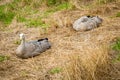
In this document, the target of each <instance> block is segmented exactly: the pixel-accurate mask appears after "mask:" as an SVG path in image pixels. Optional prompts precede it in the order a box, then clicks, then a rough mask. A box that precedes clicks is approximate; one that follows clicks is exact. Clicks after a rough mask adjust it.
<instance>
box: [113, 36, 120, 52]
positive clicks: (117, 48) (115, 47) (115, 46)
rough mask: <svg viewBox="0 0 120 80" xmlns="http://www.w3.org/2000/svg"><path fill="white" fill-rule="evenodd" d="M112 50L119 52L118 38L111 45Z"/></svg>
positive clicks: (119, 43)
mask: <svg viewBox="0 0 120 80" xmlns="http://www.w3.org/2000/svg"><path fill="white" fill-rule="evenodd" d="M112 49H113V50H116V51H120V38H119V39H117V41H116V42H115V44H113V45H112Z"/></svg>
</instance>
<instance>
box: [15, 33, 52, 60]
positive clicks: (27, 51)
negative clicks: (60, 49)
mask: <svg viewBox="0 0 120 80" xmlns="http://www.w3.org/2000/svg"><path fill="white" fill-rule="evenodd" d="M20 40H21V44H20V45H19V46H18V47H17V49H16V55H17V56H18V57H20V58H29V57H34V56H37V55H39V54H40V53H42V52H44V51H46V50H47V49H49V48H50V47H51V44H50V43H49V41H48V38H44V39H39V40H34V41H30V42H26V41H25V35H24V34H23V33H22V34H20Z"/></svg>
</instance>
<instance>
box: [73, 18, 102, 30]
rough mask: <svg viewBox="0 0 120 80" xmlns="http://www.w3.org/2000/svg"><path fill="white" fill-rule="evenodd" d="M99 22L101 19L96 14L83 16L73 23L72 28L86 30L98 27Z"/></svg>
mask: <svg viewBox="0 0 120 80" xmlns="http://www.w3.org/2000/svg"><path fill="white" fill-rule="evenodd" d="M101 23H102V19H101V18H100V17H98V16H94V17H90V16H83V17H81V18H80V19H78V20H76V21H75V22H74V23H73V28H74V29H75V30H76V31H87V30H91V29H94V28H96V27H99V25H100V24H101Z"/></svg>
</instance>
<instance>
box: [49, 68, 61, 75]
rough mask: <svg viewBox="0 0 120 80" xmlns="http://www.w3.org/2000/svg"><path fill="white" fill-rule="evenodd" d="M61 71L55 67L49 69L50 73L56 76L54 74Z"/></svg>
mask: <svg viewBox="0 0 120 80" xmlns="http://www.w3.org/2000/svg"><path fill="white" fill-rule="evenodd" d="M61 71H62V69H61V68H59V67H56V68H53V69H51V70H50V73H51V74H56V73H60V72H61Z"/></svg>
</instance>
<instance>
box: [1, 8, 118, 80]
mask: <svg viewBox="0 0 120 80" xmlns="http://www.w3.org/2000/svg"><path fill="white" fill-rule="evenodd" d="M112 11H113V10H112V9H111V11H110V13H111V12H112ZM94 13H95V12H93V13H92V12H89V10H86V11H85V10H78V9H77V10H67V11H61V12H56V13H55V14H53V15H51V16H50V17H49V18H47V19H44V21H45V22H46V23H52V27H51V28H49V30H47V32H44V31H43V30H42V29H41V28H39V27H38V28H26V27H24V26H25V25H24V24H21V23H18V22H16V20H13V22H12V23H11V25H9V27H7V29H5V30H4V31H0V43H1V46H0V51H1V52H0V54H2V55H7V56H9V57H10V59H9V60H5V61H3V62H0V64H1V65H0V80H118V79H120V68H119V67H118V66H119V63H117V64H113V63H111V57H112V55H110V47H109V44H110V43H111V42H112V41H114V40H115V39H116V37H119V35H120V27H119V26H120V25H119V21H120V18H110V16H112V15H113V14H112V13H111V14H110V16H106V15H104V14H103V13H99V14H100V15H99V16H100V17H102V18H103V19H104V22H103V24H102V25H101V27H99V28H96V29H93V30H91V31H87V32H76V31H74V30H73V29H72V23H73V22H74V20H76V19H77V18H79V17H80V16H82V15H87V14H94ZM95 14H96V13H95ZM21 32H23V33H25V34H26V39H27V40H34V39H39V38H43V37H48V38H49V40H50V42H51V43H52V48H51V49H49V50H47V51H46V52H44V53H42V54H41V55H39V56H36V57H34V58H30V59H24V60H22V59H19V58H17V57H16V56H15V49H16V47H17V46H18V44H15V42H16V41H18V40H19V37H18V34H19V33H21ZM113 55H114V54H113ZM51 71H52V73H51ZM56 71H57V72H56Z"/></svg>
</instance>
